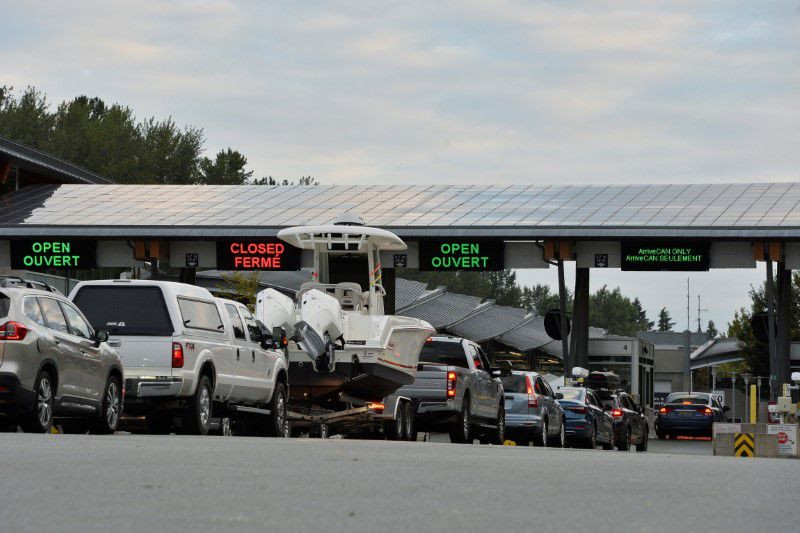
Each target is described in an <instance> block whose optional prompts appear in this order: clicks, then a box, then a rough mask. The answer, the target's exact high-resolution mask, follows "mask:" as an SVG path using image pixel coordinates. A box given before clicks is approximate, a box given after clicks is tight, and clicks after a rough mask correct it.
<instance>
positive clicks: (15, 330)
mask: <svg viewBox="0 0 800 533" xmlns="http://www.w3.org/2000/svg"><path fill="white" fill-rule="evenodd" d="M27 334H28V328H26V327H25V326H24V325H22V324H20V323H19V322H14V321H11V322H6V323H5V324H3V325H2V326H0V341H21V340H23V339H24V338H25V335H27Z"/></svg>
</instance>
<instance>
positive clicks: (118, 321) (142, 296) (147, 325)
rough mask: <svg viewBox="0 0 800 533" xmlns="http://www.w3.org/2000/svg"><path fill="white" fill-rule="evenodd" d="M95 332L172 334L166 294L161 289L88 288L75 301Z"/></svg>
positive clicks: (96, 286)
mask: <svg viewBox="0 0 800 533" xmlns="http://www.w3.org/2000/svg"><path fill="white" fill-rule="evenodd" d="M73 301H74V302H75V305H77V306H78V308H79V309H80V310H81V311H83V314H84V315H86V318H87V319H89V323H90V324H91V325H92V327H93V328H94V329H104V330H106V331H108V332H109V333H111V334H116V335H153V336H160V335H172V333H173V330H172V321H171V320H170V318H169V312H168V311H167V305H166V303H164V295H163V294H162V293H161V289H159V288H158V287H130V286H129V287H119V286H104V285H89V286H86V287H82V288H81V289H80V290H78V293H77V294H76V295H75V298H74V300H73Z"/></svg>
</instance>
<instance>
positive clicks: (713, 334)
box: [706, 320, 719, 340]
mask: <svg viewBox="0 0 800 533" xmlns="http://www.w3.org/2000/svg"><path fill="white" fill-rule="evenodd" d="M706 333H707V334H708V339H709V340H711V339H716V338H717V336H718V335H719V331H718V330H717V326H716V325H715V324H714V321H713V320H709V321H708V327H707V328H706Z"/></svg>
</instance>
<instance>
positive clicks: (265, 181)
mask: <svg viewBox="0 0 800 533" xmlns="http://www.w3.org/2000/svg"><path fill="white" fill-rule="evenodd" d="M252 183H253V185H295V182H294V181H289V180H287V179H285V178H284V179H282V180H276V179H275V178H273V177H272V176H266V177H264V178H258V179H257V180H253V182H252ZM297 185H319V182H318V181H317V180H316V179H314V178H312V177H311V176H301V177H300V179H299V180H297Z"/></svg>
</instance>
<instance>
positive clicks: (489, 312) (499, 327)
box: [447, 305, 529, 342]
mask: <svg viewBox="0 0 800 533" xmlns="http://www.w3.org/2000/svg"><path fill="white" fill-rule="evenodd" d="M528 317H529V315H528V312H527V311H525V309H519V308H517V307H507V306H504V305H486V306H483V307H481V308H479V309H476V311H475V313H472V314H471V315H469V316H467V317H466V318H464V319H463V320H461V321H459V322H457V323H455V324H451V325H449V326H447V330H448V331H450V332H451V333H454V334H456V335H458V336H460V337H466V338H468V339H471V340H473V341H475V342H483V341H487V340H491V339H496V338H497V337H498V336H500V335H502V334H503V333H506V332H507V331H510V330H512V329H514V328H516V327H517V326H519V325H520V324H522V323H523V321H525V319H526V318H528Z"/></svg>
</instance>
